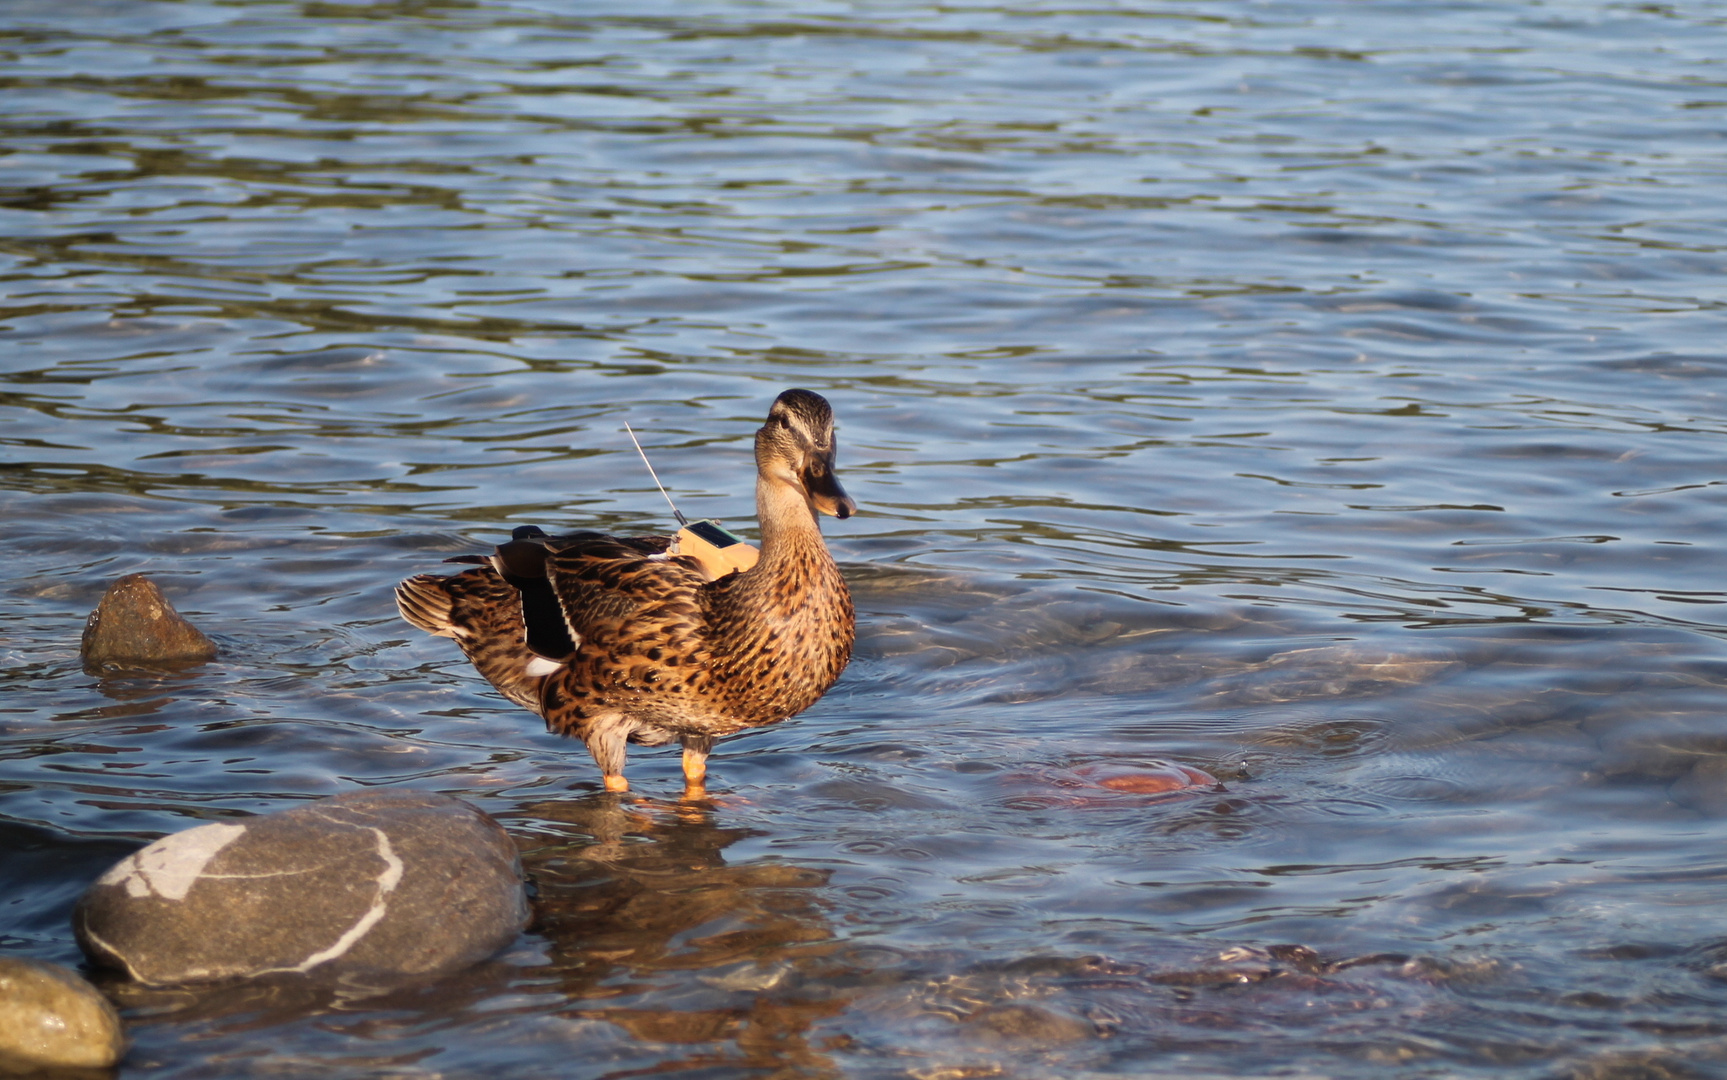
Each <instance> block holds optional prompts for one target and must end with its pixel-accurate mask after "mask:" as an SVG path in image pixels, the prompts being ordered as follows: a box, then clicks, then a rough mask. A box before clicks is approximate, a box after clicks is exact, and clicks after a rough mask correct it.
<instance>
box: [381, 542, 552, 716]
mask: <svg viewBox="0 0 1727 1080" xmlns="http://www.w3.org/2000/svg"><path fill="white" fill-rule="evenodd" d="M396 607H397V608H398V609H399V610H400V611H401V613H402V618H404V619H406V620H408V621H409V622H410V623H413V624H414V625H415V626H417V627H419V628H420V629H421V630H424V631H425V632H426V633H428V634H436V635H437V636H439V637H447V638H451V639H453V640H454V641H455V642H456V644H457V645H459V646H461V649H462V654H463V655H464V656H466V657H467V658H468V660H469V662H470V663H472V664H473V665H474V667H475V668H476V669H477V670H478V671H479V673H480V674H481V675H484V676H485V677H486V681H487V682H489V683H491V684H492V685H493V686H495V687H497V689H498V692H499V693H500V694H503V695H504V696H505V697H507V698H509V699H510V700H511V701H513V702H515V703H516V704H517V705H520V706H522V707H523V708H525V709H528V710H530V711H533V712H536V713H537V712H539V711H540V687H541V684H542V683H544V682H545V676H546V674H547V673H548V672H550V671H554V670H556V669H557V667H558V666H559V665H558V664H557V663H554V662H552V661H550V660H548V659H547V658H546V657H544V656H541V655H539V654H538V653H536V652H535V651H534V650H533V649H531V648H529V647H528V635H527V627H526V624H525V623H524V622H523V602H522V593H521V592H520V591H519V590H517V589H516V587H515V586H513V585H511V584H510V583H509V582H507V581H505V580H504V578H503V576H502V575H501V574H499V573H498V572H497V571H496V570H494V569H493V568H492V567H490V566H477V567H475V568H474V569H472V570H464V571H462V572H461V573H459V574H449V575H444V574H418V575H416V576H414V577H411V578H409V579H408V580H406V581H404V582H402V583H401V584H400V585H398V586H396Z"/></svg>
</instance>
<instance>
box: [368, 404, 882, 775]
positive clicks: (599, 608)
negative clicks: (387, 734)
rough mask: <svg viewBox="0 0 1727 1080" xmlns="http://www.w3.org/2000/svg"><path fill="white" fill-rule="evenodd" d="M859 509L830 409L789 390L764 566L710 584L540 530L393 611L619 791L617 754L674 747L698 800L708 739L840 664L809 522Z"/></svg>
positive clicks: (815, 530)
mask: <svg viewBox="0 0 1727 1080" xmlns="http://www.w3.org/2000/svg"><path fill="white" fill-rule="evenodd" d="M856 509H857V506H856V504H855V503H853V502H852V500H851V498H850V496H848V495H847V494H846V493H845V490H844V489H843V488H841V487H840V484H839V481H838V480H837V479H835V477H834V425H833V409H832V408H831V407H829V405H828V403H827V400H826V399H825V398H823V397H822V396H821V395H820V394H816V393H812V392H811V391H809V390H787V391H786V392H785V393H783V394H781V395H780V396H779V397H778V398H777V399H776V400H775V401H774V404H773V408H772V409H771V410H770V411H769V412H768V418H767V422H766V423H765V424H763V425H762V427H761V428H760V430H758V431H757V432H756V515H757V518H758V520H759V522H760V525H761V550H760V556H759V559H758V560H757V561H756V562H755V564H754V565H753V566H751V567H750V568H749V569H747V570H734V571H731V572H727V573H723V574H721V575H718V576H716V574H715V571H714V569H713V566H712V564H711V563H703V562H702V561H701V560H699V559H697V558H696V557H694V556H692V555H689V554H684V553H681V552H679V551H678V550H677V548H676V547H675V546H674V540H675V538H674V537H669V536H649V537H614V536H606V535H603V534H601V533H593V532H578V533H571V534H568V535H565V536H548V535H547V534H546V533H545V532H543V531H542V530H540V529H539V528H537V527H535V526H532V525H528V526H523V527H521V528H518V529H516V530H515V532H514V533H513V534H512V537H511V539H510V541H509V542H508V543H506V544H503V545H501V546H500V547H499V548H498V549H497V550H496V551H495V552H494V553H493V554H491V555H469V556H458V557H457V558H455V559H451V560H449V561H451V562H470V563H477V564H479V565H477V566H476V567H475V568H474V569H471V570H464V571H461V572H460V573H456V574H450V575H439V574H420V575H417V576H415V577H411V578H409V579H408V580H406V581H404V582H402V583H401V585H399V586H397V588H396V604H397V607H398V608H400V610H401V612H402V617H403V618H404V619H406V620H408V621H409V622H411V623H413V624H414V625H415V626H417V627H419V628H420V629H421V630H424V631H426V632H427V633H429V634H436V635H438V636H440V637H447V638H453V639H454V640H455V642H456V644H457V645H459V646H461V649H462V652H463V653H464V654H465V655H466V656H467V658H468V659H469V660H470V661H471V662H472V663H473V665H474V666H475V667H476V668H478V669H479V672H480V674H482V675H484V676H485V677H486V679H487V680H488V681H490V682H491V684H492V685H493V686H494V687H496V688H497V690H498V692H499V693H501V694H503V695H504V696H505V697H507V698H509V699H510V700H511V701H513V702H515V703H516V704H518V705H521V706H522V707H523V708H526V709H528V710H530V711H532V712H535V713H538V714H539V715H540V716H541V717H543V718H544V719H545V721H546V727H547V728H548V729H549V730H551V731H553V732H556V733H558V734H562V735H574V736H575V737H576V738H579V739H581V740H582V742H583V743H585V744H586V745H587V748H588V752H589V753H591V754H592V755H593V756H594V761H595V762H596V763H597V764H598V765H599V767H600V774H601V776H602V778H603V780H604V782H605V787H606V790H607V791H628V790H629V782H628V781H627V780H625V779H624V749H625V744H626V743H629V742H637V743H643V744H645V745H649V746H657V745H661V744H664V743H668V742H672V741H677V742H680V743H682V744H683V766H684V783H685V790H684V794H685V797H686V798H702V797H704V796H705V786H704V784H705V779H706V774H707V756H708V752H709V751H710V750H711V749H712V747H713V743H714V740H715V739H717V738H720V737H721V736H725V735H730V734H733V733H734V732H738V731H742V730H744V729H745V728H752V727H761V726H762V725H764V724H773V723H777V722H779V721H781V720H784V719H786V718H787V717H790V716H794V715H796V714H797V713H800V712H802V711H803V710H805V709H807V708H809V707H810V706H811V705H813V704H815V702H816V700H817V699H818V698H820V697H821V696H822V694H824V693H826V692H827V689H828V687H830V686H832V685H833V684H834V681H835V680H837V679H838V678H839V676H840V672H841V671H843V670H844V669H845V666H846V662H847V661H848V660H849V659H850V658H851V649H852V639H853V636H854V634H855V622H854V617H853V614H852V601H851V593H850V592H848V591H847V589H846V584H845V581H844V579H842V578H841V577H840V572H839V567H838V566H836V565H835V564H834V560H833V556H832V555H831V554H829V553H828V549H827V545H826V544H824V543H823V542H822V534H821V528H820V526H819V525H818V524H817V519H816V515H817V513H818V512H819V513H823V514H831V515H832V516H834V517H838V518H842V519H843V518H848V517H850V516H851V515H852V514H853V513H854V512H855V511H856Z"/></svg>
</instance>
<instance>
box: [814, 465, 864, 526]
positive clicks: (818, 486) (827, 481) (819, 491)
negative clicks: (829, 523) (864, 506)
mask: <svg viewBox="0 0 1727 1080" xmlns="http://www.w3.org/2000/svg"><path fill="white" fill-rule="evenodd" d="M804 490H805V491H807V492H809V496H810V504H811V505H813V506H814V507H815V508H816V509H817V510H819V511H821V512H822V513H824V514H831V515H832V516H834V517H837V518H839V519H840V520H841V521H844V520H845V519H846V518H849V517H851V516H852V515H853V514H855V513H857V510H858V504H857V503H855V502H852V497H851V496H850V495H847V494H846V489H845V488H843V487H840V482H839V480H838V479H837V478H836V477H835V476H834V470H833V462H832V461H828V460H824V459H822V458H816V459H815V460H814V461H811V462H810V464H809V467H808V468H807V469H805V470H804Z"/></svg>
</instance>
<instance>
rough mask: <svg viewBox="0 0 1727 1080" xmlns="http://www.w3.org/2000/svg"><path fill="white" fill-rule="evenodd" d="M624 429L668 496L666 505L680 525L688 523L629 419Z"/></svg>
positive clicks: (655, 482) (655, 479)
mask: <svg viewBox="0 0 1727 1080" xmlns="http://www.w3.org/2000/svg"><path fill="white" fill-rule="evenodd" d="M624 430H625V431H627V432H629V433H630V441H631V442H633V443H635V444H636V453H638V454H640V455H642V464H643V465H646V466H647V467H648V475H649V476H651V477H653V478H654V486H655V487H657V488H659V489H660V494H661V495H664V496H665V497H666V505H667V506H669V507H671V508H672V516H673V517H675V518H677V519H678V524H679V525H680V526H683V525H688V524H689V522H688V521H686V520H684V515H683V514H681V513H679V512H678V504H677V503H675V502H673V501H672V496H671V493H670V492H668V491H666V485H664V484H662V483H660V474H659V473H657V472H655V471H654V463H653V462H651V461H649V460H648V452H647V451H646V450H643V449H642V441H641V440H640V439H638V438H636V432H635V429H634V428H632V427H630V422H629V421H628V420H625V421H624Z"/></svg>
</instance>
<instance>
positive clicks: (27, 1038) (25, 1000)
mask: <svg viewBox="0 0 1727 1080" xmlns="http://www.w3.org/2000/svg"><path fill="white" fill-rule="evenodd" d="M125 1052H126V1038H125V1035H124V1034H123V1033H122V1031H121V1027H120V1014H119V1013H117V1012H115V1011H114V1006H112V1005H110V1004H108V999H107V998H105V997H103V996H102V995H101V994H100V993H99V992H97V990H96V988H95V987H94V986H91V985H90V984H89V983H87V982H85V981H84V980H83V979H81V978H79V977H78V973H77V972H75V971H72V970H71V969H69V968H63V967H61V966H60V965H58V964H45V963H42V962H40V961H37V960H25V959H22V958H14V957H0V1061H8V1060H9V1061H10V1062H12V1063H15V1064H19V1065H25V1066H31V1065H36V1066H47V1067H59V1068H74V1069H106V1068H108V1067H109V1066H111V1065H114V1064H115V1063H117V1062H118V1061H119V1060H120V1057H121V1055H123V1054H124V1053H125Z"/></svg>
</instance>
